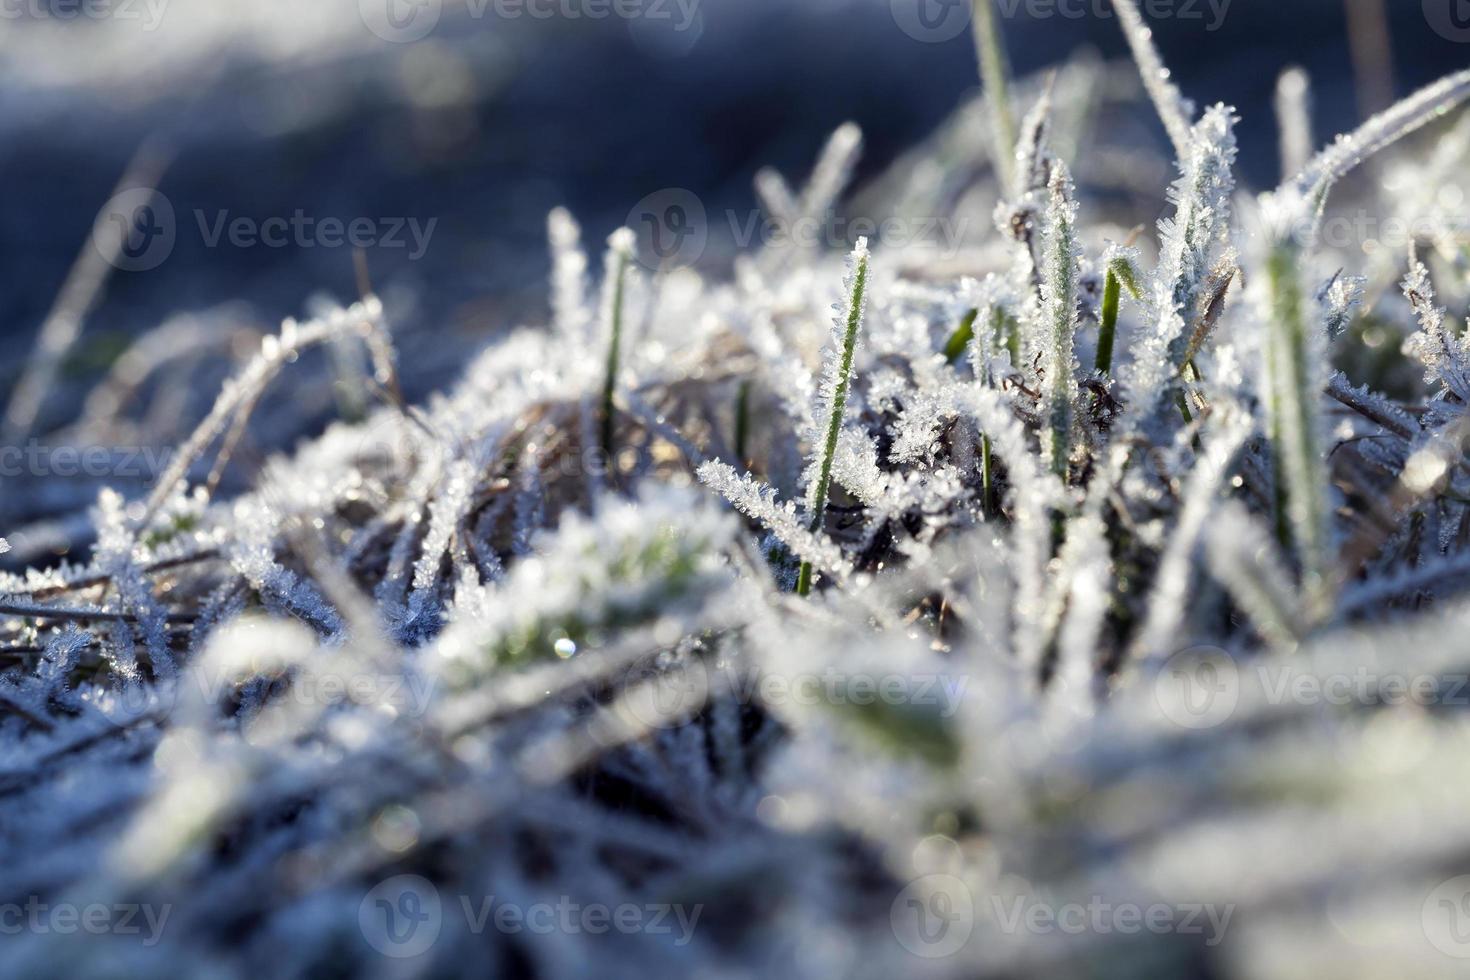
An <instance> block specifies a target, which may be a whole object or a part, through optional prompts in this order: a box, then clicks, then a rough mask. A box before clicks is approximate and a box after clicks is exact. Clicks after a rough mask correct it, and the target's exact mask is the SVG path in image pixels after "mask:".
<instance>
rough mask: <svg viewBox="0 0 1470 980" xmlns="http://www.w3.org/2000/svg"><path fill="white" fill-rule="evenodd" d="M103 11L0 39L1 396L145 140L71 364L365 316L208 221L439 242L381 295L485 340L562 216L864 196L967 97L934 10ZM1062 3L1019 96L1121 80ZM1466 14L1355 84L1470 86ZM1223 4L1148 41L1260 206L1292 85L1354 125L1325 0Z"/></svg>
mask: <svg viewBox="0 0 1470 980" xmlns="http://www.w3.org/2000/svg"><path fill="white" fill-rule="evenodd" d="M116 2H117V3H125V6H123V7H119V8H117V9H116V10H115V12H114V15H112V16H102V17H85V16H83V17H74V18H72V19H64V18H63V14H64V13H65V12H66V11H68V10H75V3H65V2H63V0H26V3H25V4H19V5H15V6H13V7H8V8H7V13H6V15H5V19H4V20H3V21H0V187H3V192H4V195H5V201H4V207H3V208H0V338H3V341H4V350H5V351H6V356H5V357H4V358H0V392H3V391H4V390H5V389H6V388H8V387H9V385H10V383H11V382H12V381H13V379H14V376H15V374H16V372H17V369H18V365H19V363H20V362H21V361H22V360H23V359H24V358H25V356H26V355H27V353H28V351H29V348H30V344H31V341H32V339H33V337H34V336H35V334H36V331H37V330H38V329H39V326H40V324H41V322H42V320H43V319H44V317H45V314H46V311H47V309H48V308H49V306H50V304H51V303H52V301H53V299H54V297H55V296H56V294H57V291H58V290H59V289H60V288H61V286H62V283H63V281H64V279H65V277H66V274H67V270H68V268H69V266H70V265H71V263H72V261H73V259H74V257H75V255H76V254H77V252H78V250H79V249H80V248H82V247H83V246H84V244H85V243H86V241H87V239H88V235H89V232H90V230H91V226H92V222H93V220H94V217H95V216H96V214H97V211H98V208H99V207H100V206H101V205H102V204H103V202H105V201H106V200H107V199H108V197H109V195H110V194H111V193H112V190H113V187H114V185H115V184H116V182H117V181H118V179H119V177H120V175H121V174H122V173H123V172H124V170H125V169H126V167H127V164H128V161H129V159H130V158H131V157H132V156H133V154H134V153H135V151H136V150H137V148H138V146H139V145H140V143H141V142H142V141H143V140H144V139H145V138H148V137H150V136H153V137H159V138H161V139H162V141H163V142H164V143H165V144H167V145H170V146H171V147H172V148H173V157H174V158H173V161H172V164H171V166H170V167H169V168H168V170H167V171H166V173H165V174H164V176H163V178H162V180H161V183H160V184H159V187H160V190H161V191H162V192H163V193H164V194H165V195H166V196H167V198H168V199H169V201H170V202H171V203H172V205H173V207H174V209H175V212H176V215H177V222H178V240H177V244H176V246H175V248H174V250H173V252H172V254H171V255H170V256H169V258H168V259H167V261H164V262H163V263H162V264H161V265H160V266H158V267H157V268H154V269H151V270H148V271H140V272H120V273H117V274H116V275H114V276H113V277H112V278H111V279H110V281H109V282H108V284H107V285H106V287H105V292H104V293H103V294H102V296H101V299H100V302H99V305H98V306H97V307H96V309H95V310H94V311H93V312H92V313H91V314H90V315H89V316H88V317H87V319H86V321H85V323H84V326H83V337H84V344H83V346H82V349H83V350H84V351H85V350H104V351H105V350H110V349H115V348H117V347H120V346H121V345H122V344H123V343H124V342H125V341H126V339H127V338H128V337H130V336H134V335H136V334H137V333H138V332H140V331H141V330H143V329H146V328H147V327H150V326H153V325H155V324H156V323H158V322H160V321H161V320H162V319H163V318H165V317H166V316H167V315H168V314H170V313H175V312H178V311H188V310H200V309H208V308H212V307H215V306H218V305H219V304H221V303H225V302H227V301H231V300H236V299H240V300H244V301H246V302H247V303H248V304H249V306H248V307H246V309H248V310H249V315H250V316H252V317H256V318H258V319H259V321H260V322H261V323H262V324H269V323H271V322H273V321H274V320H276V319H278V318H280V317H282V316H286V315H296V314H301V313H302V312H303V311H304V310H305V309H306V306H307V303H308V300H309V298H310V297H311V296H312V295H313V294H317V293H325V294H327V295H331V296H335V297H337V298H339V299H344V300H345V299H349V298H351V297H353V296H354V295H355V293H356V286H355V281H354V272H353V263H352V255H351V250H350V249H348V248H322V247H316V248H310V249H302V248H297V247H294V246H291V247H286V248H267V247H259V246H257V247H253V248H238V247H233V246H231V245H229V244H228V243H223V244H221V245H219V246H218V247H214V248H210V247H207V245H206V243H205V241H204V236H203V235H202V234H201V232H200V230H199V228H198V226H197V221H196V218H195V212H196V211H198V210H202V211H203V212H205V214H206V215H207V216H208V218H209V220H211V221H213V220H214V219H215V218H216V217H217V216H218V215H219V213H220V212H221V211H228V213H229V216H230V217H231V218H233V217H247V218H251V219H254V220H257V221H259V220H263V219H265V218H268V217H272V216H281V217H286V218H289V217H290V216H292V215H293V214H294V213H295V212H297V211H298V210H301V211H304V212H305V213H307V214H308V215H311V216H313V217H314V218H317V219H321V218H326V217H336V218H341V219H344V220H350V219H352V218H358V217H367V218H371V219H373V220H375V221H386V220H388V219H398V218H405V219H406V218H415V219H417V220H419V221H420V222H421V223H424V222H427V221H428V220H429V219H437V225H436V226H435V228H434V232H433V236H432V238H431V239H430V241H429V243H428V248H427V251H426V252H425V254H424V255H423V256H422V257H421V258H418V259H417V260H411V259H410V258H409V256H408V252H409V251H410V250H409V249H388V248H375V249H371V250H369V254H368V264H369V269H370V272H371V275H372V279H373V282H374V284H375V285H376V286H377V287H378V288H379V290H380V291H381V292H383V293H384V294H385V295H386V296H389V297H390V298H391V304H390V305H391V307H392V308H393V309H394V310H395V314H396V316H397V317H398V319H399V320H400V321H407V322H408V323H409V325H410V326H411V327H412V328H413V329H415V330H416V331H419V332H420V333H419V335H420V336H433V335H434V334H435V333H436V332H444V333H445V334H446V335H448V334H450V333H452V334H453V335H455V336H456V337H460V336H462V335H466V334H468V335H474V334H479V333H484V334H485V335H487V336H488V335H490V334H491V333H492V332H494V331H496V330H500V329H503V328H504V327H506V326H508V325H511V324H513V323H515V322H518V321H521V320H532V319H539V318H541V317H543V316H544V312H543V310H544V305H545V302H544V299H543V296H544V288H543V286H542V280H543V276H544V273H545V269H546V265H547V260H546V254H545V253H546V247H545V237H544V226H545V216H546V212H547V211H548V209H550V208H551V207H553V206H555V205H558V204H565V205H567V206H568V207H570V208H571V209H572V211H573V212H574V213H575V214H576V215H577V216H578V217H579V219H581V220H582V222H583V224H584V226H585V229H586V233H587V237H588V239H589V241H590V242H592V243H593V246H594V248H597V247H599V246H600V242H601V239H602V238H603V237H604V236H605V235H606V234H607V233H608V232H609V231H611V230H612V229H613V228H615V227H616V226H617V225H619V224H621V223H622V221H623V220H624V217H625V216H626V215H627V213H628V210H629V209H630V208H631V207H632V206H633V205H634V203H635V202H637V201H638V200H639V199H640V198H641V197H643V196H644V195H646V194H649V193H651V192H653V191H656V190H659V189H661V188H666V187H685V188H689V189H691V190H693V191H694V192H695V193H697V194H698V195H700V197H701V198H702V199H703V200H704V201H705V202H706V203H707V204H708V205H709V206H710V207H712V208H716V207H717V208H725V207H735V208H748V207H750V206H751V205H752V203H753V202H752V195H751V191H750V183H751V178H752V176H753V174H754V173H755V171H756V170H757V169H758V168H759V167H761V166H763V165H773V166H775V167H777V168H778V169H780V170H781V171H782V172H783V173H785V174H786V175H787V176H788V177H789V178H791V179H793V180H796V179H799V178H800V177H801V176H802V175H803V174H804V173H805V172H806V170H807V168H808V167H809V166H810V164H811V161H812V159H813V157H814V155H815V154H816V152H817V150H818V149H819V147H820V146H821V144H822V142H823V141H824V139H825V137H826V135H827V134H828V133H829V132H830V131H831V130H832V129H833V128H834V127H835V126H837V125H838V124H839V123H841V122H843V121H844V120H849V119H850V120H854V121H856V122H857V123H859V124H860V125H861V127H862V129H863V131H864V133H865V135H866V143H867V149H866V153H865V156H864V159H863V164H862V172H863V173H864V174H872V173H875V172H877V171H879V170H880V169H881V168H882V167H883V166H884V165H885V164H886V163H888V162H891V161H892V160H893V159H894V158H895V157H896V155H897V154H899V153H900V152H902V151H903V150H904V149H905V148H907V147H909V146H910V145H912V144H913V143H914V142H915V141H917V140H919V139H922V138H923V137H924V136H925V135H926V134H928V133H929V132H931V131H932V130H933V129H934V127H935V126H936V125H938V124H939V123H940V122H941V121H942V120H943V119H945V117H946V116H947V115H948V114H950V113H951V112H952V111H953V110H954V109H955V108H956V106H958V105H959V104H960V103H961V102H962V101H963V100H964V99H965V98H967V97H968V96H970V95H972V94H973V93H974V90H975V88H976V72H975V63H974V61H975V59H974V52H973V48H972V45H971V41H970V36H969V33H968V31H962V32H960V33H959V34H958V35H957V36H955V37H953V38H950V39H949V40H945V41H942V42H936V43H928V42H924V41H920V40H916V39H915V38H913V37H911V36H909V33H906V32H905V31H904V30H903V29H902V28H901V26H900V25H901V23H909V24H912V23H914V20H913V19H912V15H913V11H908V10H905V9H904V5H909V6H911V7H912V6H914V5H916V4H918V3H920V2H925V0H893V2H890V0H641V7H640V9H642V10H644V11H645V12H647V13H648V14H649V16H645V17H638V18H631V19H630V18H627V17H619V16H609V17H606V18H605V19H601V20H593V19H591V18H589V17H587V16H580V17H572V16H567V15H565V14H563V13H558V14H557V15H556V16H552V17H549V18H545V19H537V18H532V17H531V16H529V15H527V14H526V13H522V15H521V16H505V15H504V12H505V11H515V10H521V6H520V4H521V0H513V2H511V3H510V5H508V6H502V7H500V8H497V7H496V6H495V5H494V0H490V2H491V3H492V6H491V8H490V9H489V10H485V11H483V12H482V13H479V12H477V9H478V8H483V4H479V3H476V4H474V5H473V6H471V7H468V8H467V7H466V0H458V2H456V0H443V10H442V16H440V18H439V20H438V22H437V24H436V25H435V26H434V28H433V30H432V32H431V33H429V34H428V35H427V36H426V37H424V38H422V39H420V40H417V41H413V42H412V43H395V42H391V41H385V40H383V39H381V38H380V37H378V36H376V35H375V34H374V33H373V31H371V30H369V29H368V28H367V27H366V26H365V21H372V20H374V19H375V18H378V19H381V18H380V14H381V11H377V12H375V7H374V4H376V5H377V7H383V6H384V5H385V4H388V3H394V4H398V5H400V6H399V8H398V12H399V13H400V14H403V15H405V16H407V15H410V14H414V13H416V12H419V11H417V10H416V8H414V7H413V3H414V0H362V2H361V3H360V2H359V0H262V2H256V3H252V4H243V3H234V2H227V0H152V3H151V5H150V4H149V3H148V2H146V0H116ZM417 2H419V3H434V2H435V0H417ZM502 2H505V0H502ZM527 2H528V3H535V2H536V0H527ZM544 2H545V5H546V6H545V7H543V8H541V9H551V10H553V11H558V10H564V9H571V10H578V9H583V10H585V9H589V8H587V7H586V6H585V4H586V2H587V0H544ZM591 2H592V3H594V4H595V3H597V2H599V0H591ZM602 2H604V3H606V2H610V0H602ZM631 2H633V3H634V4H635V5H636V4H637V3H638V0H631ZM928 2H935V3H937V2H938V0H928ZM1058 2H1059V3H1060V8H1061V9H1062V10H1065V11H1067V12H1068V13H1069V14H1078V15H1080V16H1063V15H1061V14H1060V13H1058V14H1057V15H1053V16H1050V17H1040V18H1038V17H1035V16H1032V14H1034V13H1035V12H1036V11H1038V10H1040V11H1043V12H1044V11H1047V10H1050V9H1052V4H1051V3H1049V2H1047V3H1040V4H1038V3H1032V2H1028V0H1003V2H1002V4H1001V6H1002V9H1003V10H1014V11H1015V13H1014V15H1013V16H1004V17H1003V27H1004V31H1005V34H1006V40H1007V45H1008V48H1009V52H1010V56H1011V59H1012V61H1013V63H1014V66H1015V68H1016V70H1017V71H1018V72H1019V73H1026V72H1031V71H1034V70H1036V69H1039V68H1041V67H1044V66H1046V65H1048V64H1050V63H1053V62H1055V61H1057V60H1058V59H1060V58H1062V57H1063V56H1065V55H1067V54H1069V53H1070V52H1072V51H1073V50H1074V49H1076V48H1077V47H1078V46H1079V45H1091V46H1093V47H1094V48H1096V49H1097V50H1098V51H1100V52H1101V53H1102V54H1103V55H1104V56H1108V57H1115V56H1122V55H1124V54H1125V52H1126V48H1125V45H1124V43H1123V40H1122V38H1121V35H1120V33H1119V30H1118V26H1117V24H1116V22H1115V21H1114V20H1113V19H1112V17H1111V12H1110V8H1109V5H1108V3H1107V0H1058ZM1352 2H1355V3H1356V2H1358V0H1352ZM1435 2H1441V5H1442V6H1444V7H1445V11H1443V12H1442V13H1443V16H1440V13H1436V11H1435V9H1434V8H1433V5H1434V3H1435ZM1455 2H1459V0H1428V3H1421V2H1420V0H1390V2H1389V3H1388V4H1387V7H1388V12H1387V19H1388V21H1389V23H1390V34H1391V41H1389V39H1385V38H1383V36H1382V34H1381V33H1380V32H1379V31H1378V30H1377V28H1376V27H1373V26H1372V21H1371V17H1369V19H1368V21H1367V22H1366V23H1368V24H1369V28H1368V30H1367V33H1366V34H1362V33H1360V44H1361V43H1362V40H1361V39H1362V38H1363V37H1367V38H1368V41H1369V49H1368V50H1369V55H1370V56H1371V48H1372V43H1371V42H1372V41H1373V40H1374V39H1377V40H1380V41H1382V42H1383V43H1384V45H1385V46H1386V47H1387V46H1390V45H1391V51H1392V55H1393V57H1392V61H1393V84H1394V86H1395V88H1396V90H1397V92H1398V93H1399V94H1404V93H1406V92H1408V91H1410V90H1412V89H1413V88H1415V87H1417V86H1419V85H1422V84H1424V83H1426V82H1428V81H1430V80H1432V79H1433V78H1435V77H1437V76H1439V75H1441V74H1444V73H1445V72H1448V71H1451V70H1454V69H1456V68H1460V67H1464V66H1465V65H1466V64H1467V63H1470V44H1467V43H1463V42H1460V41H1457V40H1455V39H1454V37H1455V34H1456V32H1455V31H1453V30H1446V29H1444V25H1445V24H1453V23H1454V22H1453V21H1451V20H1449V13H1450V4H1451V3H1455ZM1222 3H1223V0H1172V2H1170V0H1151V4H1152V6H1153V7H1154V8H1155V9H1156V10H1169V11H1171V12H1172V13H1173V16H1171V17H1169V18H1166V19H1157V20H1155V22H1154V26H1155V33H1156V36H1157V38H1158V41H1159V43H1160V45H1161V47H1162V49H1163V52H1164V55H1165V57H1166V59H1167V61H1168V63H1169V64H1170V65H1171V66H1172V67H1173V68H1174V69H1175V73H1176V76H1177V79H1178V81H1179V82H1180V84H1181V85H1182V87H1183V88H1184V90H1185V91H1186V93H1187V94H1188V95H1190V96H1192V97H1193V98H1195V99H1196V100H1197V101H1200V102H1202V103H1203V102H1213V101H1225V102H1229V103H1233V104H1234V105H1235V106H1237V107H1238V108H1239V110H1240V111H1241V114H1242V116H1243V118H1244V122H1243V125H1242V129H1241V139H1242V144H1243V153H1242V164H1243V169H1244V173H1245V175H1246V178H1247V180H1248V181H1249V182H1250V183H1252V184H1253V185H1255V186H1257V187H1261V186H1265V185H1267V184H1270V183H1272V182H1274V181H1275V180H1276V179H1277V163H1276V160H1277V156H1276V132H1275V124H1274V120H1273V116H1272V113H1271V98H1272V92H1273V89H1274V84H1275V80H1276V78H1277V75H1278V73H1279V72H1280V70H1281V69H1282V68H1283V67H1285V66H1287V65H1290V64H1300V65H1303V66H1305V67H1306V68H1307V69H1308V70H1309V71H1310V72H1311V74H1312V76H1313V79H1314V81H1315V84H1316V113H1317V115H1316V121H1317V128H1318V137H1319V140H1325V139H1326V138H1327V137H1329V136H1330V135H1332V134H1333V133H1336V132H1338V131H1340V130H1343V129H1345V128H1348V127H1350V126H1352V125H1353V124H1354V123H1355V122H1356V121H1357V120H1358V119H1359V117H1360V113H1361V110H1362V108H1364V107H1363V106H1360V104H1359V103H1360V101H1364V100H1361V99H1360V98H1359V93H1358V92H1357V91H1355V86H1354V71H1353V58H1352V55H1351V53H1350V45H1349V39H1348V37H1349V33H1348V27H1347V14H1346V12H1345V5H1344V3H1343V0H1233V2H1230V3H1228V4H1226V5H1224V6H1223V8H1222ZM1149 6H1150V4H1147V3H1146V4H1145V8H1146V9H1148V7H1149ZM1373 6H1374V5H1373V4H1372V3H1363V4H1362V7H1363V8H1364V10H1365V11H1367V12H1368V13H1371V10H1372V8H1373ZM497 9H499V10H500V11H501V13H499V14H497V12H496V11H497ZM936 9H942V8H934V9H931V13H933V12H935V10H936ZM1096 10H1102V11H1105V12H1107V14H1108V16H1106V17H1099V16H1097V15H1096V13H1095V12H1094V11H1096ZM655 11H663V12H664V14H663V15H662V16H658V17H656V16H653V14H654V12H655ZM125 13H126V14H129V15H130V16H124V14H125ZM1220 14H1223V17H1221V16H1219V15H1220ZM155 15H156V16H155ZM1436 19H1438V26H1439V29H1438V30H1436V26H1437V25H1436V24H1435V23H1433V22H1434V21H1435V20H1436ZM681 27H682V28H683V29H679V28H681ZM1211 27H1215V28H1216V29H1213V30H1211V29H1210V28H1211ZM1446 35H1449V36H1446ZM1372 99H1373V96H1372V94H1371V93H1370V96H1369V98H1368V99H1367V101H1372ZM1153 128H1154V129H1155V130H1157V127H1153ZM1155 136H1156V138H1157V139H1158V140H1159V142H1160V143H1162V142H1163V134H1162V131H1157V132H1155ZM446 349H448V347H447V345H446ZM433 353H434V352H433V350H431V349H422V350H415V351H409V352H407V354H406V357H407V358H413V357H420V358H423V359H425V360H426V361H427V362H430V363H428V364H427V365H426V369H425V370H424V371H422V372H420V373H419V374H417V375H414V377H415V379H416V382H417V384H418V385H419V386H429V385H436V384H441V383H443V382H444V381H446V380H447V379H448V377H449V376H450V373H451V372H452V371H453V369H455V368H456V367H458V366H459V364H460V363H462V362H460V361H457V360H456V361H454V362H452V363H450V362H448V361H446V363H444V364H442V365H439V366H434V365H433V364H432V361H433ZM60 410H62V409H61V408H58V407H57V406H52V411H53V412H55V411H60Z"/></svg>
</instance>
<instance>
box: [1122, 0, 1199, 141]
mask: <svg viewBox="0 0 1470 980" xmlns="http://www.w3.org/2000/svg"><path fill="white" fill-rule="evenodd" d="M1113 9H1114V10H1116V11H1117V12H1118V21H1119V22H1120V23H1121V24H1122V25H1123V35H1124V36H1125V37H1126V38H1127V39H1128V47H1129V48H1130V49H1131V50H1132V52H1133V60H1134V61H1136V62H1138V72H1139V74H1140V75H1141V76H1143V87H1144V88H1145V89H1146V90H1147V91H1148V94H1149V98H1151V99H1152V100H1153V103H1154V109H1155V110H1156V111H1157V112H1158V114H1159V118H1160V119H1161V120H1162V121H1163V123H1164V129H1166V130H1167V131H1168V133H1169V139H1170V141H1171V142H1173V144H1174V153H1175V155H1176V156H1177V157H1178V158H1179V159H1180V160H1185V159H1188V157H1189V155H1190V152H1189V147H1190V145H1191V139H1190V135H1189V133H1190V129H1191V128H1192V126H1193V122H1192V120H1193V119H1194V104H1193V103H1192V102H1190V101H1189V100H1188V99H1186V98H1185V97H1184V96H1183V94H1182V93H1181V92H1180V91H1179V88H1178V87H1177V86H1176V85H1175V84H1174V83H1173V82H1172V81H1171V80H1170V79H1171V76H1170V74H1169V69H1167V68H1165V67H1164V61H1163V59H1162V58H1160V57H1159V51H1158V49H1157V48H1156V47H1154V40H1153V39H1154V32H1153V30H1152V29H1150V28H1149V26H1148V24H1147V23H1146V22H1145V21H1144V19H1143V15H1142V14H1140V13H1139V12H1138V5H1137V4H1136V3H1135V2H1134V0H1113Z"/></svg>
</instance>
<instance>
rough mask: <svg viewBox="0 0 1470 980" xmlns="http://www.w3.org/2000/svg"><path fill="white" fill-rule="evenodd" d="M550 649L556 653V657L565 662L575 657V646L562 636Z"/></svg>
mask: <svg viewBox="0 0 1470 980" xmlns="http://www.w3.org/2000/svg"><path fill="white" fill-rule="evenodd" d="M552 649H554V650H555V651H556V655H557V656H558V657H560V658H562V659H563V660H567V659H569V658H570V657H573V656H575V655H576V653H577V644H576V643H574V642H573V641H572V640H570V639H568V638H567V637H565V636H564V637H562V638H561V639H559V640H557V641H556V642H555V643H554V644H552Z"/></svg>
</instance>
